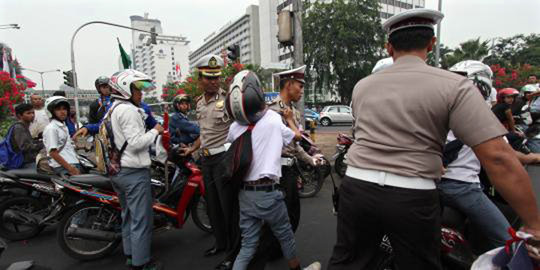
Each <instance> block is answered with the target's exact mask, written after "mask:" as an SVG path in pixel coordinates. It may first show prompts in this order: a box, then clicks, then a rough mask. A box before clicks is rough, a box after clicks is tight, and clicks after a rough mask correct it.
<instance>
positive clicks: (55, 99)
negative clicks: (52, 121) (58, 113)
mask: <svg viewBox="0 0 540 270" xmlns="http://www.w3.org/2000/svg"><path fill="white" fill-rule="evenodd" d="M62 103H64V105H66V107H67V110H68V114H69V110H70V107H71V106H70V105H69V102H68V100H67V98H66V97H63V96H52V97H50V98H48V99H46V100H45V108H46V109H47V116H48V117H49V118H52V117H53V114H54V109H55V108H56V107H58V106H59V105H60V104H62Z"/></svg>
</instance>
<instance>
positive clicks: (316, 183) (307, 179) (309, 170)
mask: <svg viewBox="0 0 540 270" xmlns="http://www.w3.org/2000/svg"><path fill="white" fill-rule="evenodd" d="M300 146H301V147H302V148H303V149H304V151H306V153H308V154H309V155H310V156H314V155H320V156H322V152H321V150H320V149H319V148H318V147H317V146H316V145H315V143H314V142H313V141H312V140H311V139H310V138H309V136H308V135H307V134H305V133H303V134H302V140H300ZM282 166H293V167H294V168H295V170H296V171H297V173H298V176H299V178H298V186H299V190H298V193H299V196H300V198H309V197H313V196H315V195H317V193H319V191H320V190H321V188H322V186H323V184H324V180H325V179H326V177H327V176H328V175H329V174H330V172H331V166H330V162H329V161H328V160H327V159H326V158H324V156H323V162H322V164H320V165H318V166H313V165H311V164H308V163H306V162H304V161H301V160H299V159H297V158H295V157H282Z"/></svg>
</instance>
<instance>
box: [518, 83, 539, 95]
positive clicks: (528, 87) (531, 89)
mask: <svg viewBox="0 0 540 270" xmlns="http://www.w3.org/2000/svg"><path fill="white" fill-rule="evenodd" d="M538 90H539V89H538V87H536V85H534V84H527V85H525V86H523V87H521V92H522V93H532V92H536V91H538Z"/></svg>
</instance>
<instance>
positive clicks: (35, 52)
mask: <svg viewBox="0 0 540 270" xmlns="http://www.w3.org/2000/svg"><path fill="white" fill-rule="evenodd" d="M258 2H259V0H154V1H142V0H114V1H111V0H76V1H73V0H47V1H44V0H0V24H9V23H18V24H19V25H20V26H21V29H19V30H14V29H10V30H0V42H4V43H7V44H8V45H9V46H10V47H11V48H12V49H13V51H14V53H15V56H16V57H17V58H18V59H19V61H20V62H21V64H22V65H23V67H27V68H32V69H36V70H40V71H44V70H51V69H61V70H69V69H71V64H70V41H71V36H72V35H73V32H74V31H75V29H76V28H77V27H79V26H80V25H82V24H84V23H86V22H89V21H94V20H102V21H108V22H113V23H117V24H123V25H129V24H130V20H129V16H131V15H141V16H142V15H143V14H144V13H145V12H148V13H149V14H150V18H156V19H159V20H160V21H161V23H162V28H163V32H164V34H167V35H182V36H186V37H187V38H188V40H190V41H191V44H190V47H191V50H194V49H196V48H197V47H199V46H200V45H201V44H202V40H203V38H204V37H206V36H207V35H208V34H210V33H211V32H212V31H214V30H216V29H218V28H219V27H221V26H222V25H224V24H225V23H227V22H228V21H230V20H234V19H236V18H238V17H239V16H241V15H242V14H244V13H245V9H246V7H247V6H248V5H250V4H258ZM437 3H438V1H437V0H426V7H427V8H434V9H436V8H437ZM443 12H444V13H445V18H444V20H443V22H442V31H441V33H442V41H443V43H445V44H447V45H449V46H450V47H454V46H457V45H458V44H459V43H460V42H463V41H465V40H468V39H471V38H477V37H481V38H482V39H488V38H493V37H508V36H512V35H515V34H519V33H524V34H529V33H533V32H535V31H536V33H538V32H540V17H539V15H538V14H540V1H538V0H511V1H510V0H444V3H443ZM130 33H131V32H130V31H129V30H125V29H119V28H113V27H110V26H106V25H91V26H88V27H87V28H85V29H83V30H82V31H81V32H80V33H79V34H78V35H77V39H76V42H75V56H76V60H77V72H78V74H79V85H80V86H81V87H82V88H84V89H92V88H93V82H94V80H95V78H96V77H98V76H100V75H107V76H110V75H111V74H112V73H114V72H115V71H116V70H117V69H118V55H119V52H118V46H117V42H116V37H119V38H120V41H121V42H122V45H123V46H124V48H125V49H126V50H128V49H129V48H130V43H131V35H130ZM24 75H25V76H28V77H29V78H31V79H32V80H34V81H35V82H36V83H38V87H37V88H38V89H41V80H40V77H39V75H38V74H35V73H31V72H24ZM44 78H45V88H46V89H52V88H54V89H57V88H58V86H59V85H60V84H62V82H63V77H62V74H61V73H49V74H45V75H44Z"/></svg>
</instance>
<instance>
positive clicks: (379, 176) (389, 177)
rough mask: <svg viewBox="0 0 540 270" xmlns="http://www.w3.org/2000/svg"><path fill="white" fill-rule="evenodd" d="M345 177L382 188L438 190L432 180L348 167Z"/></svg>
mask: <svg viewBox="0 0 540 270" xmlns="http://www.w3.org/2000/svg"><path fill="white" fill-rule="evenodd" d="M345 175H347V176H349V177H351V178H355V179H357V180H360V181H366V182H371V183H375V184H379V185H380V186H392V187H399V188H410V189H425V190H429V189H435V188H436V187H435V181H434V180H431V179H425V178H421V177H408V176H401V175H397V174H393V173H389V172H383V171H378V170H367V169H360V168H355V167H352V166H348V167H347V172H345Z"/></svg>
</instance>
